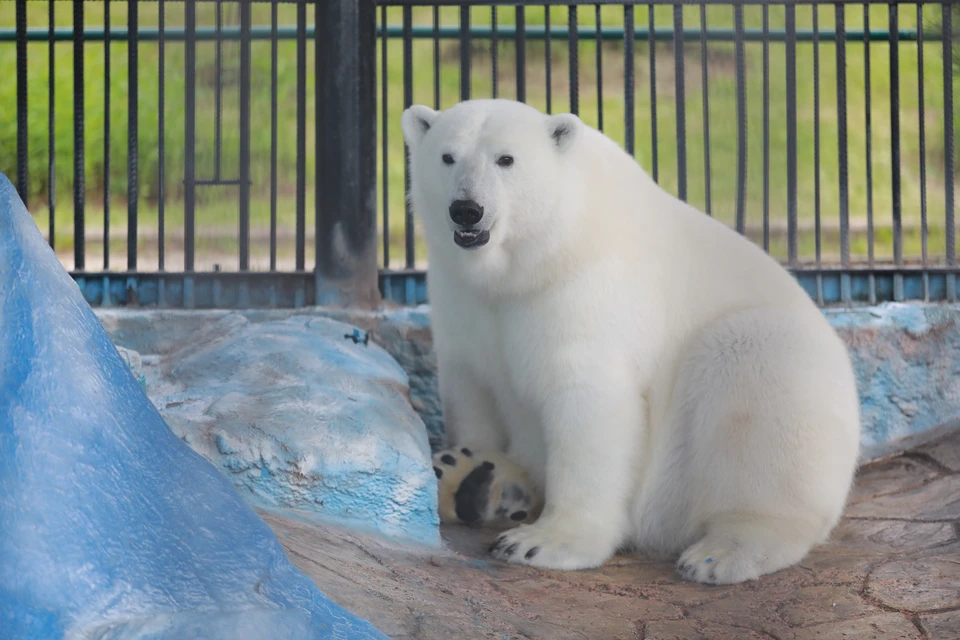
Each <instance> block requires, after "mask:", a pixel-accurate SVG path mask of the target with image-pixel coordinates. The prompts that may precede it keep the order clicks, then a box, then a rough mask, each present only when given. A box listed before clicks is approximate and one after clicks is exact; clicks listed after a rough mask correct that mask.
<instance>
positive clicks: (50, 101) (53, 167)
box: [47, 0, 57, 250]
mask: <svg viewBox="0 0 960 640" xmlns="http://www.w3.org/2000/svg"><path fill="white" fill-rule="evenodd" d="M54 1H55V0H49V3H48V4H47V11H48V16H47V26H48V31H47V37H48V40H47V48H48V49H47V50H48V53H47V55H48V56H49V60H48V65H47V74H48V75H47V78H48V80H47V88H48V90H49V93H48V95H47V201H48V202H49V203H50V206H49V209H50V212H49V220H48V225H49V229H48V232H47V235H48V237H49V243H50V248H51V249H54V250H56V242H57V238H56V231H57V225H56V208H57V163H56V153H55V151H56V140H57V135H56V134H57V127H56V108H55V106H54V105H56V90H55V87H56V86H57V84H56V40H55V38H54V33H55V31H54V28H55V25H56V16H55V15H54V6H55V5H54Z"/></svg>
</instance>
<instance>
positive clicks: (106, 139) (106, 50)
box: [103, 0, 111, 271]
mask: <svg viewBox="0 0 960 640" xmlns="http://www.w3.org/2000/svg"><path fill="white" fill-rule="evenodd" d="M110 41H111V36H110V0H104V2H103V270H104V271H109V270H110Z"/></svg>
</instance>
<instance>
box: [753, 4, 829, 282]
mask: <svg viewBox="0 0 960 640" xmlns="http://www.w3.org/2000/svg"><path fill="white" fill-rule="evenodd" d="M785 11H786V25H785V26H786V30H787V51H786V54H787V55H786V62H787V260H788V262H789V264H790V266H791V267H796V266H797V245H798V243H797V10H796V7H795V6H793V5H789V6H787V7H786V8H785ZM814 11H816V7H814ZM763 13H764V34H767V33H768V30H767V28H768V26H767V6H766V5H764V7H763ZM763 49H764V51H763V68H764V73H763V95H764V98H763V227H764V248H769V242H770V237H769V235H770V234H769V219H770V212H769V193H770V115H769V110H770V107H769V98H770V81H769V79H768V77H767V65H768V62H767V59H768V55H769V54H768V51H767V49H768V47H767V41H766V40H764V46H763ZM816 169H817V170H818V171H819V169H820V167H819V166H818V167H816Z"/></svg>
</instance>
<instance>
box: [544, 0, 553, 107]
mask: <svg viewBox="0 0 960 640" xmlns="http://www.w3.org/2000/svg"><path fill="white" fill-rule="evenodd" d="M543 30H544V42H543V46H544V49H545V50H546V53H545V54H544V65H545V68H544V73H545V74H546V76H547V79H546V82H547V113H553V77H552V72H553V54H552V52H551V50H550V47H551V45H552V44H553V34H552V33H551V27H550V6H549V5H545V6H544V7H543Z"/></svg>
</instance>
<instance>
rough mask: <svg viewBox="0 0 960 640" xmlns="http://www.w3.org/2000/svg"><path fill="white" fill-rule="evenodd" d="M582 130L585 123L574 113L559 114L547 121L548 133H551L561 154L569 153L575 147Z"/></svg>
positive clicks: (551, 137)
mask: <svg viewBox="0 0 960 640" xmlns="http://www.w3.org/2000/svg"><path fill="white" fill-rule="evenodd" d="M582 129H583V122H582V121H581V120H580V118H578V117H577V116H575V115H573V114H572V113H558V114H557V115H555V116H550V117H549V118H548V119H547V131H549V132H550V139H551V140H552V141H553V143H554V144H555V145H557V149H559V150H560V151H561V152H563V151H567V150H568V149H570V147H572V146H573V143H574V142H576V140H577V138H578V137H580V132H581V130H582Z"/></svg>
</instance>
